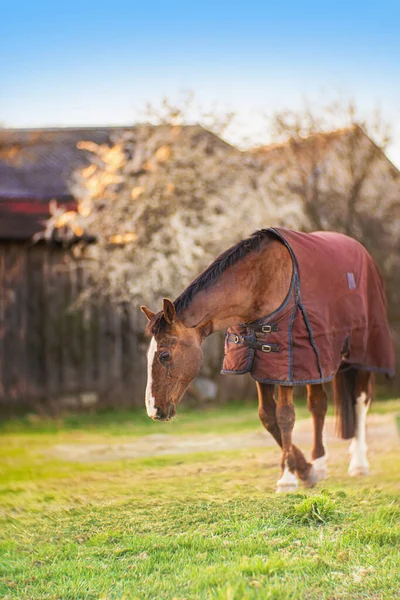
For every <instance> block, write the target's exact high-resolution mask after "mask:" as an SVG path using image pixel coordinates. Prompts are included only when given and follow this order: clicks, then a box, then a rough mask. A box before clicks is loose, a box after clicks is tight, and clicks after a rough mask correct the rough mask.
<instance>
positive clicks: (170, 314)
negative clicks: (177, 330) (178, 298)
mask: <svg viewBox="0 0 400 600" xmlns="http://www.w3.org/2000/svg"><path fill="white" fill-rule="evenodd" d="M162 308H163V313H164V318H165V320H166V321H167V323H169V324H170V325H171V324H172V323H173V322H174V321H175V319H176V310H175V306H174V304H173V302H171V300H168V298H164V300H163V303H162Z"/></svg>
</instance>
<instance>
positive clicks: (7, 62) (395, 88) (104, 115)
mask: <svg viewBox="0 0 400 600" xmlns="http://www.w3.org/2000/svg"><path fill="white" fill-rule="evenodd" d="M0 14H1V19H0V77H1V78H0V121H1V122H2V123H3V124H5V125H6V126H15V127H37V126H55V125H97V124H121V123H130V122H133V121H134V120H135V119H136V118H137V115H138V111H140V110H141V109H142V108H143V106H144V103H145V102H146V101H147V100H150V101H152V102H155V103H157V102H158V101H159V100H160V98H161V97H162V96H163V95H169V96H171V97H176V95H177V94H178V93H179V92H180V91H182V90H189V89H190V90H193V91H194V92H195V94H196V97H197V98H198V100H199V102H201V103H204V104H210V103H212V102H218V103H219V104H220V105H221V107H224V108H228V109H232V110H236V111H238V112H239V115H240V121H241V123H242V126H243V127H244V128H246V127H248V130H249V132H251V133H254V134H255V133H256V132H257V130H258V129H259V128H260V127H261V125H260V121H259V115H260V113H261V112H262V111H264V112H268V111H271V110H274V109H276V108H281V107H284V106H288V107H295V106H297V105H298V103H299V102H300V100H301V98H302V96H304V95H308V96H310V97H316V96H324V97H325V98H326V97H331V96H336V95H337V93H338V92H341V94H342V95H343V96H344V97H350V96H351V97H353V98H355V100H356V101H357V102H358V104H359V105H360V106H361V107H362V108H363V109H365V110H368V109H370V108H373V107H374V106H376V105H379V106H381V107H382V109H383V111H384V112H385V114H386V116H387V117H388V118H390V119H391V120H392V121H393V123H394V126H395V134H396V136H397V138H399V137H400V67H399V65H400V35H399V31H400V2H398V1H394V0H393V1H387V0H382V1H380V2H377V1H374V2H369V1H368V0H364V2H360V1H358V0H356V1H351V0H348V1H347V2H344V1H343V0H336V1H335V2H330V1H326V0H325V1H321V0H319V2H314V1H307V0H304V1H300V0H298V1H292V0H291V1H285V0H282V1H281V2H268V1H264V2H254V1H248V2H246V1H245V0H243V1H241V2H235V1H231V2H225V1H221V2H218V1H217V0H215V1H214V2H210V1H209V0H203V1H202V2H199V3H194V2H190V1H188V0H187V1H186V2H182V1H173V0H172V1H170V2H161V1H159V0H153V1H147V2H146V0H142V1H141V2H136V1H130V2H125V1H121V0H115V1H114V2H107V3H104V2H102V1H101V0H98V1H97V2H93V1H92V0H88V1H85V0H81V1H80V2H77V1H76V0H69V1H68V2H57V1H54V0H53V1H52V2H47V1H44V0H31V1H30V2H26V1H24V2H21V1H18V0H16V1H14V2H7V1H5V0H3V2H2V4H1V13H0ZM397 142H398V143H397V144H396V145H395V146H394V148H393V149H392V155H393V156H392V157H393V158H394V160H396V162H397V163H398V164H400V140H397Z"/></svg>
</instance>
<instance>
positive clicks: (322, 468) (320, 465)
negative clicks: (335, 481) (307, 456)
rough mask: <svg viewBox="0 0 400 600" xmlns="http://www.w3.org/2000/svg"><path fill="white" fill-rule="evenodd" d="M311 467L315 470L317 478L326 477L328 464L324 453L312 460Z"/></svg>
mask: <svg viewBox="0 0 400 600" xmlns="http://www.w3.org/2000/svg"><path fill="white" fill-rule="evenodd" d="M313 467H314V469H315V470H316V472H317V475H318V479H326V478H327V477H328V465H327V460H326V455H325V456H321V457H320V458H316V459H315V460H313Z"/></svg>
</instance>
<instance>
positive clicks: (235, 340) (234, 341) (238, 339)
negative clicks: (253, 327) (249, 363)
mask: <svg viewBox="0 0 400 600" xmlns="http://www.w3.org/2000/svg"><path fill="white" fill-rule="evenodd" d="M239 342H240V338H239V336H238V335H234V336H233V343H234V344H238V343H239Z"/></svg>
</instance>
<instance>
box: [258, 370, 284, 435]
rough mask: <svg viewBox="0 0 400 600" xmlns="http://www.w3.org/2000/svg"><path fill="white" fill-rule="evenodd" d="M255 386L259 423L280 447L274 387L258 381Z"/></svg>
mask: <svg viewBox="0 0 400 600" xmlns="http://www.w3.org/2000/svg"><path fill="white" fill-rule="evenodd" d="M256 386H257V393H258V416H259V418H260V421H261V423H262V424H263V425H264V427H265V429H266V430H267V431H268V432H269V433H270V434H271V435H272V437H273V438H274V440H275V441H276V443H277V444H278V445H279V446H281V447H282V437H281V430H280V429H279V426H278V423H277V421H276V401H275V396H274V392H275V386H274V385H272V384H270V383H259V382H258V381H256Z"/></svg>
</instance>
